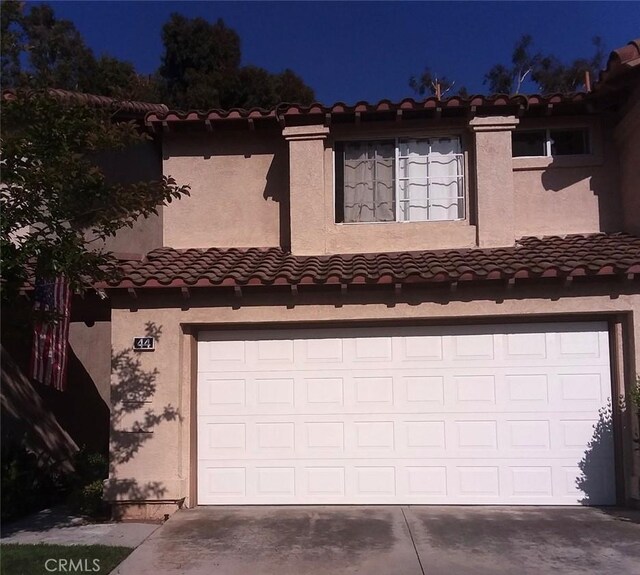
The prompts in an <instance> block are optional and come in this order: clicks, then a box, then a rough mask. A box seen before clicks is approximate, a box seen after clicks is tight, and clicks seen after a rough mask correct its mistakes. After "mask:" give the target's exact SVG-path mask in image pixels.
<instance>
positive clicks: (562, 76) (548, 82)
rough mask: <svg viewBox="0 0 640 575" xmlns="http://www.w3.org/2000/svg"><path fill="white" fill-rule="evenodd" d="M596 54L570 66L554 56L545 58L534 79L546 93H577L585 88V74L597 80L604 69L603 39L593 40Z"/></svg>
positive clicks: (576, 61)
mask: <svg viewBox="0 0 640 575" xmlns="http://www.w3.org/2000/svg"><path fill="white" fill-rule="evenodd" d="M592 43H593V46H594V49H595V51H594V53H593V55H592V56H591V58H577V59H576V60H574V61H573V62H571V63H569V64H564V63H562V62H561V61H560V60H559V59H558V58H557V57H555V56H553V55H548V56H544V57H542V58H541V59H540V61H539V62H538V65H537V66H536V68H535V70H534V72H533V75H532V79H533V81H534V82H535V83H536V84H538V86H539V87H540V91H542V92H544V93H547V94H549V93H553V92H575V91H576V90H578V89H580V88H582V87H583V86H584V74H585V72H589V74H590V75H591V77H592V78H593V79H594V80H595V78H597V74H598V71H599V70H600V69H601V68H602V66H603V64H604V60H605V56H606V51H605V48H604V44H603V42H602V38H600V37H599V36H596V37H594V38H593V40H592Z"/></svg>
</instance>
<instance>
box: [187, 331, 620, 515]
mask: <svg viewBox="0 0 640 575" xmlns="http://www.w3.org/2000/svg"><path fill="white" fill-rule="evenodd" d="M608 356H609V352H608V336H607V328H606V324H603V323H578V324H539V325H516V326H513V325H510V326H473V327H449V328H431V327H429V328H422V327H412V328H391V329H388V328H385V329H371V328H366V329H365V328H354V329H345V330H339V329H315V330H290V331H285V330H277V331H262V332H247V331H237V332H225V333H213V332H212V333H206V334H203V336H202V338H201V340H200V344H199V357H198V363H199V368H200V372H199V384H198V393H197V403H198V405H197V409H198V460H199V463H198V468H199V475H198V490H199V501H200V503H235V504H252V503H254V504H259V503H265V504H267V503H271V504H288V503H291V504H293V503H336V504H339V503H402V502H407V503H460V504H478V503H493V504H498V503H503V504H514V505H515V504H566V505H572V504H573V505H575V504H579V503H581V502H585V501H586V502H588V503H591V504H605V503H613V502H614V501H615V489H614V474H613V437H612V433H611V426H610V421H608V420H606V418H605V419H602V418H601V416H600V410H601V409H602V408H603V407H605V406H606V404H607V401H609V398H610V395H611V391H610V389H611V382H610V375H609V364H608V361H609V360H608ZM599 418H600V419H599ZM585 473H586V475H585ZM236 483H238V485H235V484H236ZM585 491H586V492H587V493H586V494H585Z"/></svg>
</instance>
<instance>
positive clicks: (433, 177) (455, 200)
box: [429, 138, 464, 220]
mask: <svg viewBox="0 0 640 575" xmlns="http://www.w3.org/2000/svg"><path fill="white" fill-rule="evenodd" d="M460 153H461V148H460V140H459V139H458V138H437V139H436V138H434V139H432V140H430V150H429V220H456V219H458V218H462V217H463V216H464V205H463V194H462V178H461V177H460V176H462V157H461V156H460Z"/></svg>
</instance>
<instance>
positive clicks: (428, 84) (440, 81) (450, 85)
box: [409, 66, 468, 97]
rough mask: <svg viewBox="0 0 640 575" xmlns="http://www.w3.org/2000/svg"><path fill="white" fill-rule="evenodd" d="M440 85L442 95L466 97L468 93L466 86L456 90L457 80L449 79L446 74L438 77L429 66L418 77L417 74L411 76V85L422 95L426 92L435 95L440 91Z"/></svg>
mask: <svg viewBox="0 0 640 575" xmlns="http://www.w3.org/2000/svg"><path fill="white" fill-rule="evenodd" d="M438 85H439V86H440V95H441V96H445V95H447V96H453V95H456V94H457V95H458V96H463V97H466V96H467V95H468V91H467V89H466V88H465V87H464V86H460V87H459V88H457V89H456V90H454V87H455V85H456V82H455V80H449V78H447V77H446V76H440V77H438V75H437V74H435V73H434V72H432V71H431V69H430V68H429V67H428V66H427V67H426V68H425V69H424V70H423V72H422V74H420V76H418V77H417V78H416V77H415V76H411V78H409V87H410V88H411V89H412V90H413V91H414V92H415V93H416V94H419V95H420V96H424V95H425V94H430V95H432V96H435V95H436V94H437V91H438V90H437V87H438Z"/></svg>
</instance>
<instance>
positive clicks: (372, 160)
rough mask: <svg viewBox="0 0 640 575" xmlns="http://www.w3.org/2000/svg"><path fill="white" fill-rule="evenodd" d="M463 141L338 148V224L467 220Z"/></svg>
mask: <svg viewBox="0 0 640 575" xmlns="http://www.w3.org/2000/svg"><path fill="white" fill-rule="evenodd" d="M463 170H464V155H463V153H462V148H461V143H460V138H458V137H433V138H419V139H417V138H398V139H395V140H375V141H359V142H338V143H337V144H336V221H337V222H343V223H357V222H426V221H442V220H460V219H463V218H464V217H465V213H464V208H465V198H464V171H463Z"/></svg>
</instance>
